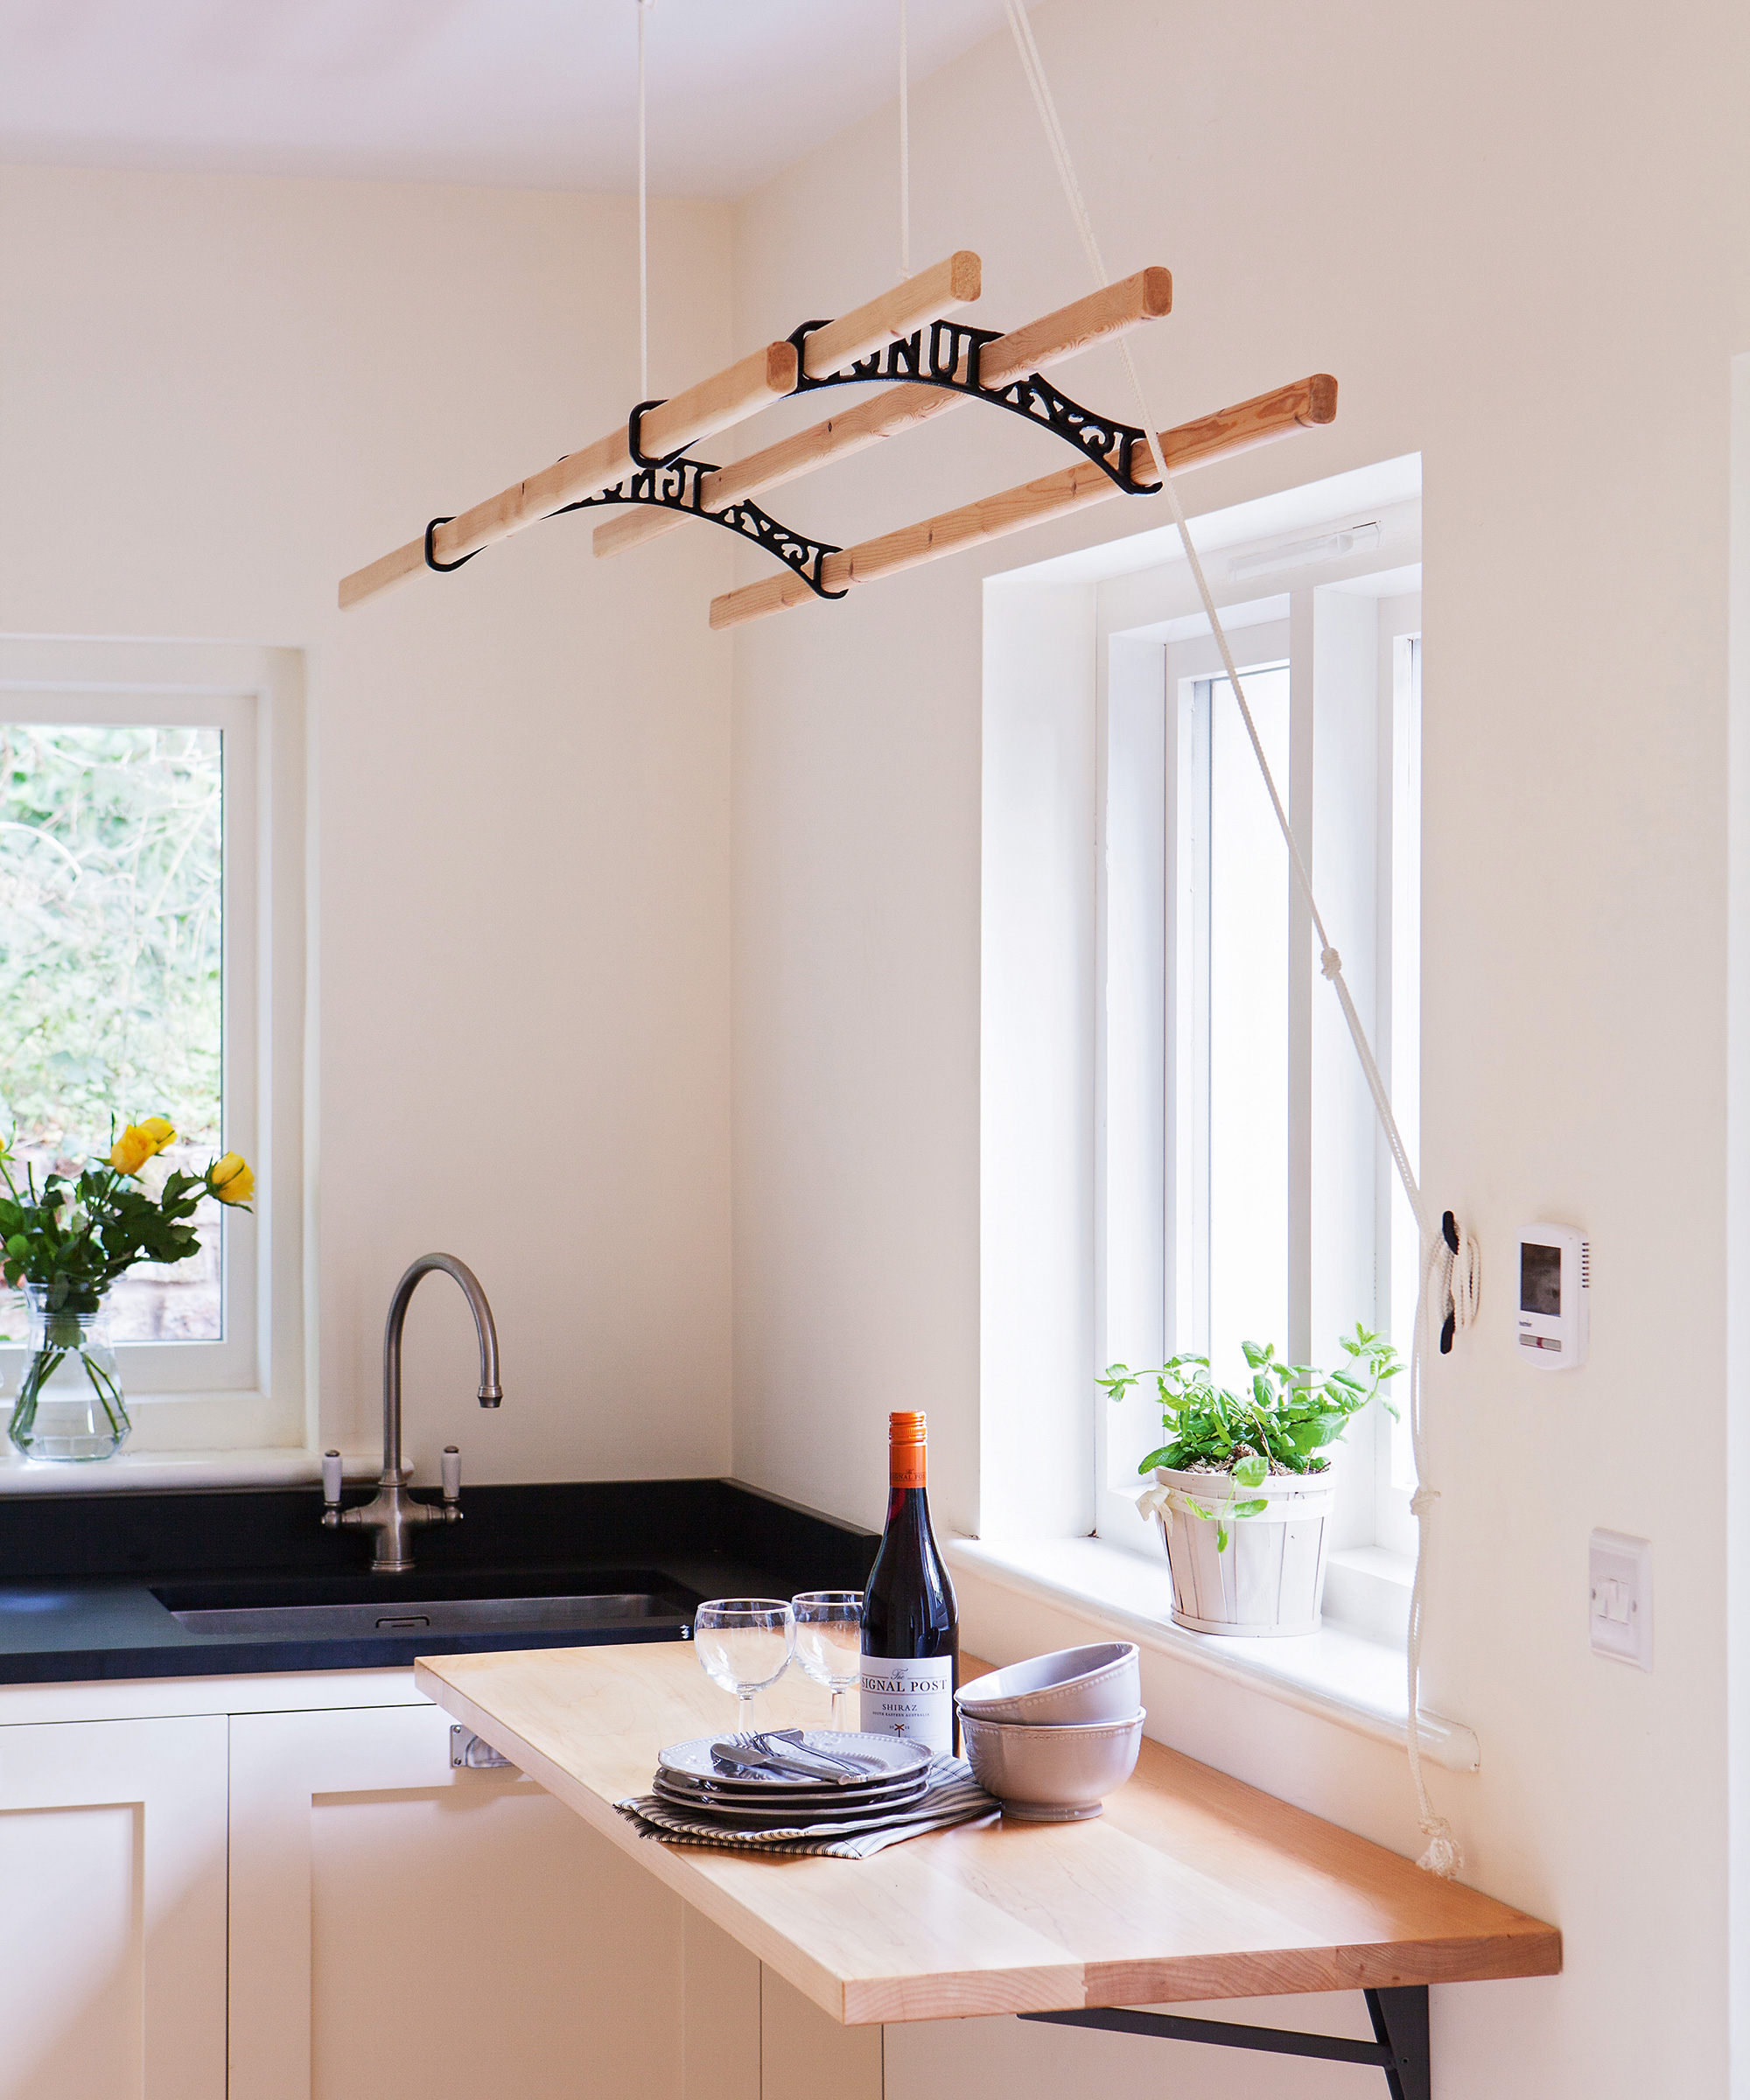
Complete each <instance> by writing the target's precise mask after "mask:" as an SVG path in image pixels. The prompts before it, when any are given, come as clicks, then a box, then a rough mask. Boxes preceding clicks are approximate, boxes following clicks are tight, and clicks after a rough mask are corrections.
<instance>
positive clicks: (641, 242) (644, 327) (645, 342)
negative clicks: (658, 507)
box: [638, 0, 656, 401]
mask: <svg viewBox="0 0 1750 2100" xmlns="http://www.w3.org/2000/svg"><path fill="white" fill-rule="evenodd" d="M655 4H656V0H638V398H639V399H640V400H641V401H642V400H644V399H645V397H646V396H647V395H648V394H649V391H650V178H649V172H648V166H647V164H646V159H645V151H644V18H645V16H646V15H647V14H648V13H649V11H650V10H651V9H652V8H653V7H655Z"/></svg>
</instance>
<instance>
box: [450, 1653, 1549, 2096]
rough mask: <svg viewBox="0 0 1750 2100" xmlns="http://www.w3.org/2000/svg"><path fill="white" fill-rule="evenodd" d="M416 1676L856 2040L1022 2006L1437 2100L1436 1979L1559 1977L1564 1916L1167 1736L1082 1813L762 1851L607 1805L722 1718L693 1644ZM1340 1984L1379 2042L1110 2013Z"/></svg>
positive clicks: (804, 1714) (804, 1703)
mask: <svg viewBox="0 0 1750 2100" xmlns="http://www.w3.org/2000/svg"><path fill="white" fill-rule="evenodd" d="M982 1667H983V1665H981V1664H978V1663H976V1662H975V1661H974V1660H973V1659H972V1658H970V1657H968V1658H966V1659H965V1662H964V1670H965V1671H966V1672H967V1673H968V1674H970V1673H971V1672H973V1671H974V1670H978V1669H981V1668H982ZM416 1683H417V1684H418V1685H419V1687H420V1689H421V1690H422V1691H424V1692H425V1693H426V1694H427V1696H428V1697H430V1698H431V1699H432V1700H434V1701H435V1702H436V1703H437V1705H439V1706H441V1707H443V1708H444V1710H445V1711H446V1712H448V1713H449V1714H450V1715H451V1717H452V1719H455V1720H456V1721H458V1722H461V1723H463V1724H464V1725H465V1726H467V1727H468V1728H470V1729H472V1730H473V1731H474V1732H475V1733H477V1734H479V1736H480V1737H481V1738H483V1739H484V1740H485V1741H486V1742H487V1743H489V1744H490V1745H492V1747H493V1748H494V1749H496V1750H497V1751H499V1752H500V1754H502V1755H503V1756H504V1757H506V1758H507V1759H509V1760H510V1761H511V1762H512V1763H513V1764H514V1765H516V1766H518V1767H520V1768H521V1770H522V1771H524V1772H525V1773H527V1774H528V1776H529V1777H530V1778H531V1779H534V1780H535V1781H537V1782H539V1783H540V1784H541V1785H542V1787H544V1788H546V1789H548V1791H549V1792H550V1793H551V1794H553V1795H554V1796H556V1797H557V1798H558V1799H559V1800H560V1801H562V1802H563V1803H566V1804H567V1805H569V1806H570V1808H571V1809H573V1810H575V1811H576V1812H577V1814H578V1815H579V1816H581V1817H583V1818H584V1820H585V1822H587V1823H588V1824H590V1825H591V1827H592V1828H593V1829H594V1830H596V1831H598V1832H599V1834H600V1835H601V1836H602V1837H603V1838H606V1839H607V1840H608V1841H609V1842H610V1843H611V1844H612V1845H615V1846H616V1847H618V1848H619V1849H620V1851H621V1852H625V1853H626V1854H627V1855H628V1856H629V1857H630V1858H631V1859H633V1860H634V1861H635V1862H636V1863H637V1864H638V1865H639V1866H641V1867H643V1868H644V1869H645V1870H646V1871H647V1872H648V1873H650V1874H652V1875H654V1876H655V1877H657V1878H658V1879H659V1880H661V1881H662V1882H663V1883H665V1884H666V1885H667V1886H668V1887H669V1888H670V1889H671V1890H673V1891H674V1892H675V1893H676V1894H677V1895H679V1896H680V1897H681V1898H682V1899H683V1901H684V1902H685V1903H686V1904H687V1905H689V1906H690V1907H691V1908H693V1909H694V1910H696V1911H697V1912H698V1913H699V1914H701V1915H703V1916H704V1918H705V1919H707V1920H709V1921H710V1922H711V1924H712V1925H714V1926H715V1927H717V1928H718V1929H720V1930H721V1931H722V1932H724V1933H725V1934H727V1935H728V1936H730V1937H731V1938H732V1940H734V1941H736V1942H739V1943H740V1945H741V1946H742V1947H744V1948H746V1950H748V1951H749V1952H750V1953H751V1954H753V1956H755V1957H758V1959H759V1961H760V1963H762V1964H765V1965H766V1966H767V1968H768V1969H769V1970H771V1971H774V1972H775V1973H776V1974H777V1975H778V1976H780V1977H781V1978H784V1979H785V1980H786V1981H787V1982H788V1984H789V1985H793V1986H794V1987H795V1990H796V1991H799V1992H801V1993H802V1995H803V1996H804V1997H805V1998H808V1999H810V2000H812V2001H813V2003H814V2005H816V2006H818V2007H819V2008H820V2009H821V2010H822V2011H823V2012H825V2013H827V2014H828V2015H829V2016H830V2018H831V2019H833V2020H834V2021H837V2022H839V2023H842V2024H843V2025H844V2026H850V2027H860V2026H875V2025H878V2024H880V2023H887V2022H900V2021H910V2020H932V2019H963V2018H967V2017H970V2016H975V2015H988V2014H992V2013H1019V2014H1021V2015H1023V2016H1024V2017H1034V2018H1040V2017H1044V2018H1048V2019H1053V2020H1054V2021H1056V2022H1058V2023H1060V2024H1065V2025H1086V2026H1106V2027H1116V2028H1118V2029H1119V2030H1121V2031H1124V2032H1129V2033H1158V2034H1162V2035H1167V2036H1173V2037H1174V2038H1178V2039H1184V2040H1196V2041H1218V2042H1221V2043H1223V2044H1225V2045H1228V2046H1232V2047H1243V2048H1262V2049H1268V2050H1271V2051H1272V2052H1273V2053H1285V2054H1297V2055H1306V2056H1319V2057H1325V2058H1327V2059H1328V2058H1333V2057H1334V2058H1336V2059H1338V2060H1339V2061H1351V2062H1355V2063H1358V2064H1367V2063H1372V2064H1376V2065H1377V2066H1378V2068H1380V2069H1381V2070H1383V2072H1384V2073H1385V2075H1386V2078H1387V2082H1388V2084H1389V2087H1390V2091H1391V2094H1392V2096H1393V2100H1428V2096H1429V2095H1430V2094H1431V2093H1432V2082H1431V2079H1432V2071H1431V2067H1430V2063H1429V2052H1428V2030H1427V1998H1426V1989H1427V1986H1428V1985H1431V1984H1453V1983H1462V1982H1469V1981H1479V1980H1484V1979H1492V1978H1508V1977H1534V1976H1552V1975H1554V1974H1556V1973H1557V1972H1558V1971H1559V1970H1560V1967H1561V1960H1562V1949H1561V1936H1560V1934H1559V1933H1558V1931H1557V1930H1556V1929H1555V1928H1554V1927H1552V1926H1550V1925H1546V1924H1544V1923H1542V1922H1539V1921H1538V1920H1537V1919H1536V1918H1533V1917H1530V1916H1528V1915H1526V1914H1525V1913H1524V1912H1523V1911H1519V1910H1515V1909H1513V1908H1510V1907H1509V1905H1507V1904H1505V1903H1501V1902H1497V1901H1495V1899H1494V1898H1493V1897H1490V1896H1486V1895H1483V1894H1479V1893H1478V1892H1477V1891H1476V1890H1474V1889H1470V1888H1466V1887H1460V1886H1459V1885H1457V1884H1455V1883H1453V1882H1446V1881H1441V1880H1436V1879H1435V1878H1434V1877H1432V1875H1429V1874H1426V1873H1423V1872H1421V1871H1420V1870H1419V1869H1418V1867H1416V1866H1414V1865H1413V1864H1412V1863H1411V1862H1410V1861H1409V1860H1407V1859H1402V1858H1400V1857H1399V1856H1398V1855H1397V1853H1395V1852H1387V1851H1385V1850H1384V1849H1383V1847H1381V1846H1379V1845H1372V1844H1369V1842H1368V1841H1367V1840H1366V1839H1364V1838H1357V1837H1355V1836H1353V1835H1352V1834H1351V1833H1350V1832H1348V1831H1343V1830H1340V1829H1339V1828H1337V1827H1336V1826H1335V1825H1334V1824H1329V1823H1327V1822H1324V1821H1322V1820H1321V1819H1320V1817H1316V1816H1312V1815H1309V1814H1307V1813H1306V1811H1304V1810H1299V1809H1295V1808H1292V1807H1290V1806H1289V1805H1288V1804H1287V1803H1284V1802H1281V1801H1278V1800H1277V1799H1275V1798H1274V1797H1273V1796H1270V1795H1267V1794H1264V1793H1261V1792H1259V1791H1258V1790H1257V1789H1255V1788H1251V1787H1248V1786H1245V1785H1243V1784H1242V1783H1241V1782H1239V1781H1237V1780H1234V1779H1230V1778H1229V1777H1227V1776H1226V1775H1224V1774H1222V1773H1220V1772H1217V1771H1215V1770H1214V1769H1213V1768H1210V1767H1209V1766H1207V1765H1201V1764H1198V1763H1195V1762H1194V1761H1192V1760H1191V1759H1189V1758H1187V1757H1184V1756H1181V1755H1180V1754H1178V1753H1177V1752H1174V1751H1172V1750H1169V1749H1167V1748H1166V1747H1163V1746H1162V1745H1160V1744H1159V1743H1154V1742H1150V1741H1147V1740H1145V1742H1144V1744H1143V1750H1142V1757H1141V1760H1140V1761H1139V1763H1138V1767H1137V1770H1136V1773H1135V1775H1134V1776H1133V1777H1132V1778H1131V1781H1130V1782H1129V1783H1128V1784H1127V1785H1125V1786H1124V1787H1123V1788H1121V1789H1119V1790H1118V1791H1117V1793H1115V1794H1113V1795H1112V1796H1110V1797H1109V1798H1108V1800H1107V1802H1106V1806H1105V1813H1104V1815H1103V1816H1102V1817H1099V1818H1098V1819H1097V1820H1096V1821H1092V1822H1086V1823H1077V1824H1019V1823H1015V1822H1009V1823H986V1824H977V1825H965V1826H962V1827H960V1828H957V1829H952V1830H948V1831H936V1832H934V1833H932V1834H930V1835H928V1836H926V1837H922V1838H913V1839H911V1840H909V1841H908V1842H907V1843H905V1844H901V1845H893V1846H890V1847H889V1848H888V1849H887V1850H886V1851H885V1852H879V1853H877V1854H876V1855H875V1856H873V1857H872V1858H871V1859H863V1860H851V1859H825V1858H795V1857H784V1858H774V1857H762V1856H760V1855H758V1854H755V1853H753V1852H732V1851H721V1850H716V1849H712V1848H710V1847H705V1846H697V1845H676V1844H667V1843H662V1842H659V1841H656V1840H654V1839H651V1838H645V1837H641V1835H640V1834H639V1833H638V1831H637V1830H636V1829H635V1828H634V1825H633V1824H631V1823H629V1822H628V1821H627V1819H626V1818H625V1817H623V1816H622V1815H620V1812H619V1811H618V1810H617V1809H616V1808H615V1806H614V1803H616V1802H618V1801H620V1800H623V1799H626V1798H627V1797H629V1796H638V1795H642V1794H645V1793H647V1792H648V1790H649V1786H650V1780H651V1775H652V1773H653V1772H654V1770H655V1761H656V1754H657V1752H658V1750H659V1749H660V1748H662V1747H663V1746H665V1745H667V1744H669V1743H673V1742H676V1741H679V1740H683V1739H684V1738H687V1737H691V1736H698V1735H703V1734H706V1733H710V1732H711V1731H712V1730H714V1729H719V1728H723V1727H725V1726H726V1720H727V1715H726V1711H725V1710H726V1705H727V1702H726V1700H725V1696H724V1694H723V1693H722V1692H721V1691H718V1690H717V1688H716V1687H715V1686H713V1685H712V1684H711V1683H710V1681H709V1680H708V1679H707V1678H706V1677H705V1676H704V1672H703V1671H702V1670H700V1668H699V1666H698V1663H697V1659H696V1657H695V1656H694V1655H693V1653H692V1650H691V1648H690V1645H689V1644H686V1643H683V1642H676V1643H673V1644H669V1643H666V1642H664V1643H656V1644H638V1645H627V1646H617V1647H613V1646H611V1647H596V1648H585V1649H541V1650H536V1651H532V1652H520V1653H511V1654H488V1655H463V1656H443V1657H440V1658H437V1659H433V1660H430V1661H422V1662H421V1663H418V1664H417V1666H416ZM819 1720H820V1716H819V1712H818V1695H816V1694H815V1693H814V1691H813V1688H812V1687H810V1686H808V1685H807V1684H793V1682H792V1680H791V1679H789V1678H787V1679H785V1680H783V1681H782V1682H781V1683H780V1684H779V1685H778V1686H776V1687H775V1688H774V1690H773V1691H771V1692H769V1693H767V1694H766V1695H765V1699H764V1703H763V1712H762V1725H763V1726H794V1725H796V1724H798V1723H800V1724H802V1725H806V1726H818V1725H819ZM1310 1991H1365V1992H1366V1993H1367V1994H1368V2005H1369V2012H1370V2013H1371V2015H1372V2019H1373V2025H1374V2031H1375V2036H1376V2040H1375V2041H1374V2042H1373V2043H1371V2044H1369V2043H1363V2042H1356V2041H1343V2040H1337V2039H1335V2038H1333V2037H1328V2036H1323V2035H1299V2034H1292V2033H1283V2032H1281V2031H1279V2030H1277V2029H1273V2028H1258V2027H1252V2026H1244V2025H1241V2024H1238V2023H1233V2024H1231V2025H1230V2024H1229V2023H1227V2022H1225V2021H1223V2022H1215V2021H1210V2020H1207V2019H1176V2018H1174V2017H1173V2016H1172V2015H1164V2014H1160V2013H1158V2012H1153V2013H1151V2012H1133V2011H1129V2010H1120V2009H1121V2008H1134V2007H1142V2006H1158V2005H1166V2004H1171V2003H1173V2001H1179V2002H1181V2003H1183V2002H1194V2001H1199V2000H1208V1999H1217V1998H1263V1997H1275V1996H1279V1995H1283V1994H1286V1993H1295V1992H1310ZM1206 2030H1207V2031H1206ZM1363 2084H1364V2082H1363Z"/></svg>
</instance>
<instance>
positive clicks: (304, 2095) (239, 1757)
mask: <svg viewBox="0 0 1750 2100" xmlns="http://www.w3.org/2000/svg"><path fill="white" fill-rule="evenodd" d="M230 1728H231V1961H230V1966H231V2085H230V2100H430V2095H431V2094H432V2093H433V2092H445V2093H449V2092H453V2093H458V2094H463V2093H466V2094H473V2093H478V2094H481V2095H494V2094H505V2095H509V2094H514V2095H516V2096H517V2100H625V2096H627V2095H630V2094H637V2095H640V2096H648V2100H663V2096H670V2095H672V2096H675V2100H680V2096H681V2094H682V2067H683V2039H682V2037H683V2022H682V2020H681V2019H680V2018H679V2017H678V2014H679V2008H680V2006H681V2003H682V1991H683V1961H682V1923H681V1904H680V1901H679V1900H678V1899H677V1898H676V1897H675V1896H673V1895H671V1894H669V1892H668V1891H667V1890H665V1889H663V1888H662V1887H660V1886H659V1885H657V1884H656V1883H655V1881H653V1880H652V1878H651V1877H650V1876H649V1875H648V1874H646V1873H641V1872H640V1871H639V1870H638V1869H637V1868H636V1867H635V1866H633V1865H632V1864H631V1863H630V1862H629V1861H627V1859H624V1858H623V1856H622V1855H621V1854H620V1853H619V1852H616V1851H615V1850H614V1848H613V1846H612V1845H608V1844H607V1843H606V1841H605V1840H604V1839H602V1838H598V1837H597V1836H596V1835H595V1834H594V1833H593V1832H592V1831H590V1830H588V1829H587V1828H586V1827H585V1826H584V1824H583V1823H581V1822H580V1821H579V1819H578V1818H577V1817H575V1816H574V1815H572V1814H571V1812H570V1810H568V1809H565V1808H563V1807H562V1806H561V1804H560V1803H557V1802H556V1801H554V1800H553V1799H552V1798H551V1796H549V1795H547V1794H545V1793H543V1792H542V1789H540V1788H539V1787H537V1786H535V1784H534V1783H533V1782H531V1781H528V1780H526V1779H524V1778H522V1777H521V1775H520V1774H518V1773H514V1772H509V1771H477V1770H469V1769H462V1770H453V1769H452V1768H451V1764H450V1726H449V1719H448V1717H447V1716H446V1715H444V1714H443V1713H441V1712H438V1711H437V1709H436V1708H435V1707H430V1706H426V1705H420V1706H391V1707H367V1708H364V1709H360V1710H356V1711H346V1710H344V1709H341V1710H334V1711H329V1712H293V1713H255V1714H239V1715H235V1716H234V1717H233V1719H232V1720H231V1723H230Z"/></svg>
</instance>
